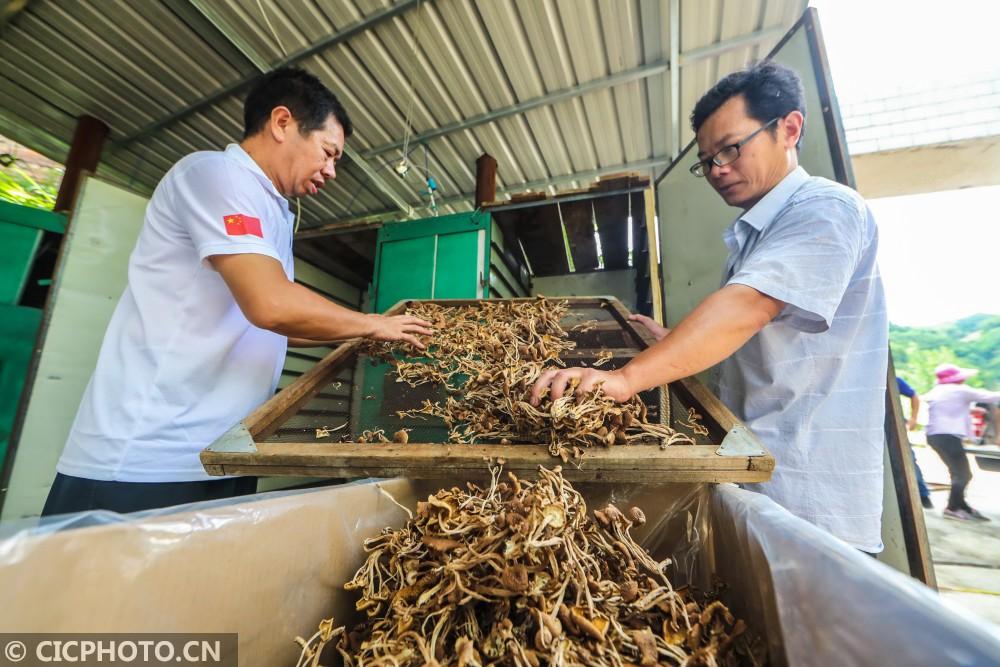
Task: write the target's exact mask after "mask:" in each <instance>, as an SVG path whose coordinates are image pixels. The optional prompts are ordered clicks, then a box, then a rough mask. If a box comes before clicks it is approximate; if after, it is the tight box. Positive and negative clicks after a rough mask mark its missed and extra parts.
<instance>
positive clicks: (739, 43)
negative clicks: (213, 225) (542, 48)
mask: <svg viewBox="0 0 1000 667" xmlns="http://www.w3.org/2000/svg"><path fill="white" fill-rule="evenodd" d="M678 32H679V27H678ZM782 34H784V28H782V27H776V28H768V29H766V30H758V31H756V32H752V33H750V34H748V35H743V36H741V37H736V38H733V39H727V40H723V41H721V42H717V43H715V44H710V45H708V46H704V47H700V48H697V49H692V50H691V51H686V52H684V53H681V54H680V56H679V58H678V62H679V63H680V64H681V66H682V67H683V66H684V65H687V64H689V63H692V62H696V61H698V60H703V59H705V58H711V57H713V56H717V55H719V54H720V53H725V52H726V51H730V50H733V49H739V48H744V47H746V46H750V45H752V44H756V43H758V42H761V41H764V40H767V39H770V38H777V37H780V36H781V35H782ZM678 43H679V38H678ZM668 70H670V61H669V60H659V61H656V62H653V63H648V64H646V65H640V66H639V67H634V68H632V69H628V70H624V71H622V72H616V73H615V74H611V75H610V76H606V77H601V78H600V79H594V80H592V81H587V82H585V83H582V84H580V85H578V86H570V87H568V88H562V89H560V90H555V91H552V92H551V93H546V94H545V95H540V96H538V97H533V98H532V99H530V100H525V101H524V102H518V103H517V104H512V105H510V106H506V107H502V108H500V109H494V110H493V111H487V112H486V113H482V114H479V115H476V116H472V117H471V118H466V119H464V120H460V121H455V122H454V123H448V124H447V125H442V126H440V127H436V128H434V129H432V130H427V131H425V132H420V133H418V134H414V135H413V136H411V137H410V143H411V144H414V143H420V142H421V141H427V140H429V139H436V138H437V137H442V136H445V135H447V134H453V133H455V132H461V131H462V130H468V129H470V128H473V127H477V126H479V125H484V124H486V123H492V122H493V121H496V120H499V119H501V118H507V117H508V116H514V115H517V114H522V113H524V112H526V111H531V110H532V109H537V108H539V107H544V106H550V105H552V104H556V103H558V102H562V101H564V100H568V99H572V98H574V97H579V96H580V95H586V94H587V93H591V92H594V91H597V90H604V89H605V88H610V87H612V86H617V85H619V84H622V83H628V82H629V81H636V80H638V79H646V78H649V77H651V76H656V75H657V74H663V73H664V72H667V71H668ZM678 105H679V103H678ZM402 146H403V141H402V140H399V141H394V142H392V143H389V144H384V145H382V146H376V147H375V148H372V149H369V150H367V151H365V152H364V153H363V154H362V155H363V156H364V157H366V158H369V159H370V158H373V157H375V156H378V155H382V154H383V153H388V152H389V151H392V150H395V149H397V148H402Z"/></svg>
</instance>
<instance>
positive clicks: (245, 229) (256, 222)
mask: <svg viewBox="0 0 1000 667" xmlns="http://www.w3.org/2000/svg"><path fill="white" fill-rule="evenodd" d="M223 221H224V222H225V225H226V234H229V235H230V236H246V235H247V234H253V235H254V236H259V237H260V238H264V232H262V231H261V229H260V218H251V217H250V216H249V215H243V214H242V213H234V214H232V215H227V216H225V217H224V218H223Z"/></svg>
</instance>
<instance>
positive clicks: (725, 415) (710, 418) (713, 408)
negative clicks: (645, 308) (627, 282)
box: [608, 300, 740, 443]
mask: <svg viewBox="0 0 1000 667" xmlns="http://www.w3.org/2000/svg"><path fill="white" fill-rule="evenodd" d="M608 309H609V310H610V312H611V313H612V314H613V315H614V316H615V319H617V320H618V323H619V324H621V325H622V327H624V328H626V329H628V330H629V331H631V332H632V333H633V334H634V335H635V336H636V337H637V338H638V339H639V340H640V341H642V344H643V347H644V348H645V347H650V346H651V345H654V344H655V343H656V339H655V338H653V335H652V334H651V333H649V330H648V329H646V327H641V326H637V325H636V324H635V323H633V322H631V321H630V320H629V319H628V316H629V312H628V310H626V309H625V306H623V305H622V304H621V302H620V301H617V300H610V301H609V302H608ZM670 391H672V392H673V393H674V395H675V396H677V398H679V399H680V401H681V403H682V404H683V405H684V407H688V408H694V409H695V410H697V411H698V414H700V415H701V417H702V423H703V424H704V425H705V427H706V428H708V430H709V436H710V437H711V438H712V439H713V440H714V441H716V442H719V443H721V442H722V438H725V437H726V434H727V433H729V431H730V430H732V428H733V427H734V426H736V425H737V424H739V423H740V421H739V419H737V418H736V415H734V414H733V413H732V411H731V410H730V409H729V408H727V407H726V406H725V404H723V402H722V401H720V400H719V398H718V397H717V396H716V395H715V394H713V393H712V392H710V391H709V390H708V387H706V386H705V385H704V383H702V381H701V380H699V379H698V378H697V377H693V376H692V377H688V378H684V379H681V380H678V381H676V382H672V383H671V384H670Z"/></svg>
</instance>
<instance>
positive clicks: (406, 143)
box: [403, 0, 424, 160]
mask: <svg viewBox="0 0 1000 667" xmlns="http://www.w3.org/2000/svg"><path fill="white" fill-rule="evenodd" d="M422 5H423V0H417V11H416V12H415V14H416V21H417V27H416V28H415V29H414V30H413V40H412V44H411V48H410V62H416V59H417V42H419V40H420V28H421V27H422V26H423V24H424V22H423V15H422V14H421V13H420V10H421V8H422ZM408 83H409V84H410V100H409V102H408V103H407V105H406V120H405V121H404V125H403V159H404V160H405V159H406V158H407V156H408V155H409V150H408V149H409V147H410V137H411V135H412V134H413V126H412V125H411V124H410V121H411V119H412V118H413V102H414V100H415V99H416V97H417V89H416V88H414V87H413V80H412V78H411V79H409V80H408Z"/></svg>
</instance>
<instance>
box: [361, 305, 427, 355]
mask: <svg viewBox="0 0 1000 667" xmlns="http://www.w3.org/2000/svg"><path fill="white" fill-rule="evenodd" d="M368 317H370V318H372V324H373V328H372V332H371V334H370V335H369V338H371V339H372V340H385V341H393V340H401V341H404V342H406V343H409V344H410V345H413V346H415V347H416V348H418V349H420V350H423V349H425V348H424V344H423V343H421V342H420V339H419V338H417V336H433V335H434V328H433V326H432V325H431V323H430V322H428V321H426V320H422V319H420V318H419V317H413V316H412V315H392V316H387V315H378V314H376V313H372V314H370V315H368Z"/></svg>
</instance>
